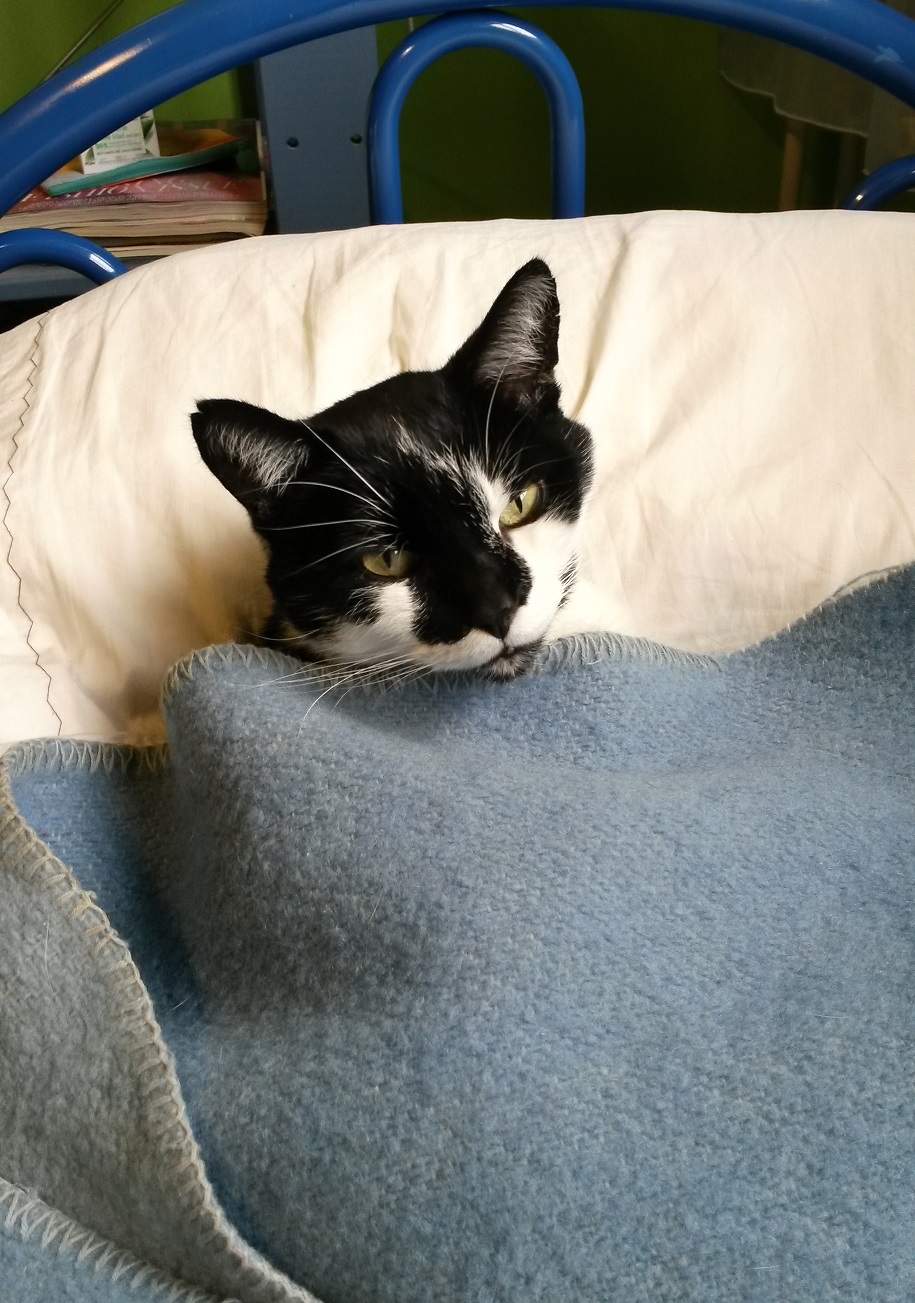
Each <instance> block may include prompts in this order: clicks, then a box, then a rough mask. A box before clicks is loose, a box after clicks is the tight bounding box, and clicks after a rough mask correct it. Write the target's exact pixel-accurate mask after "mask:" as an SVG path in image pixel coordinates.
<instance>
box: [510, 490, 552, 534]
mask: <svg viewBox="0 0 915 1303" xmlns="http://www.w3.org/2000/svg"><path fill="white" fill-rule="evenodd" d="M542 496H543V495H542V494H541V492H540V485H539V484H528V486H527V488H526V489H522V490H521V492H520V493H516V494H515V496H514V497H513V498H512V500H511V502H509V504H508V506H507V507H506V508H505V510H504V511H503V512H502V515H501V516H500V517H499V524H500V525H501V526H502V527H503V529H517V528H518V526H519V525H527V524H528V523H529V522H530V521H532V520H533V519H534V518H535V517H536V515H537V512H538V510H539V507H540V501H541V498H542Z"/></svg>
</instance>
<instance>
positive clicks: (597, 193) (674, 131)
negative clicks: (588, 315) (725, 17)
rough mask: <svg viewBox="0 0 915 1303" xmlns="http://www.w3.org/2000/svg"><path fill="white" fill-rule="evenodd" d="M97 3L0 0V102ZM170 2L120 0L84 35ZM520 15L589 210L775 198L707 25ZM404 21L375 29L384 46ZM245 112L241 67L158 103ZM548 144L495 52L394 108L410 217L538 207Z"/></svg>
mask: <svg viewBox="0 0 915 1303" xmlns="http://www.w3.org/2000/svg"><path fill="white" fill-rule="evenodd" d="M106 3H107V0H0V108H2V107H6V106H7V105H8V104H10V103H12V102H13V101H14V100H15V99H17V98H19V96H21V95H23V94H25V93H26V92H27V91H28V90H29V89H31V87H32V86H34V85H36V84H37V83H38V82H39V81H40V80H41V79H42V78H43V77H44V76H45V75H46V74H47V73H48V72H49V71H50V69H51V68H52V67H53V65H54V64H55V62H56V61H57V60H58V59H59V58H60V57H61V56H62V55H63V54H65V53H66V51H67V50H68V49H69V48H70V47H71V46H72V45H73V43H74V42H75V41H76V40H77V38H78V37H79V35H80V34H81V33H82V32H83V31H85V30H86V29H87V28H88V27H89V26H90V25H91V23H92V21H93V19H94V18H95V17H96V16H97V15H98V14H100V13H101V12H103V10H104V9H105V7H106ZM252 3H256V0H252ZM170 7H171V6H170V5H169V4H168V3H167V2H165V0H124V3H123V4H122V6H121V7H120V8H119V9H118V11H117V13H116V14H115V15H114V16H113V17H112V18H111V19H109V20H108V22H106V23H105V24H104V26H103V27H102V28H101V29H100V30H99V32H98V33H97V34H96V35H95V37H94V38H93V41H92V45H96V44H100V43H101V42H102V41H104V40H107V39H109V38H110V37H111V36H113V35H115V34H117V33H118V32H121V31H124V30H126V29H127V28H128V27H130V26H132V25H134V24H135V23H138V22H141V21H142V20H143V19H144V18H147V17H150V16H151V15H152V14H154V13H159V12H162V11H164V10H165V9H168V8H170ZM519 12H523V11H519ZM528 16H529V17H530V18H531V20H532V21H534V22H536V23H537V24H538V25H540V26H542V27H543V28H544V29H545V30H546V31H547V32H549V33H550V34H551V35H552V36H553V37H554V38H555V39H556V40H557V41H558V42H559V44H560V45H561V46H562V47H563V49H564V50H565V52H566V54H567V55H568V57H569V59H570V60H571V62H572V65H573V67H574V68H575V71H576V73H577V75H578V78H579V81H580V83H581V87H582V94H583V96H584V101H585V113H586V120H587V124H588V211H589V212H619V211H633V210H638V209H645V208H666V207H669V208H715V209H730V210H756V209H767V208H771V207H773V206H774V204H775V199H776V195H777V187H778V172H779V166H780V157H781V142H782V130H783V129H782V126H781V124H780V122H779V120H778V119H777V118H776V116H775V114H774V112H773V111H772V109H771V107H770V106H769V103H768V101H767V100H764V99H760V98H758V97H753V96H747V95H743V94H741V93H740V92H738V91H735V90H734V89H733V88H732V87H730V86H728V85H727V84H726V83H725V82H724V81H723V80H722V79H721V77H720V76H719V74H718V66H717V58H718V56H717V32H716V30H715V28H713V27H710V26H708V25H706V24H704V23H696V22H689V21H686V20H683V19H673V18H664V17H660V16H657V15H650V14H629V13H621V12H614V11H608V10H594V9H577V10H562V9H546V10H536V11H534V10H531V11H528ZM406 30H407V25H406V23H391V24H387V25H385V26H384V27H383V28H380V29H379V33H378V43H379V52H380V55H381V56H382V57H384V56H385V55H386V54H387V53H388V52H389V51H390V50H391V49H393V48H394V46H395V45H396V44H397V43H398V41H399V40H400V39H402V37H403V36H404V35H405V34H406ZM243 112H248V113H251V112H253V106H252V94H251V82H250V77H249V76H247V75H246V74H245V73H244V72H243V73H242V74H240V75H236V74H231V73H230V74H227V75H225V76H223V77H218V78H216V79H214V80H213V81H211V82H207V83H205V84H204V85H202V86H199V87H197V88H195V89H194V90H191V91H188V92H186V93H185V94H184V95H181V96H178V97H177V98H176V99H175V100H172V101H169V103H168V104H167V105H164V106H162V113H163V115H170V116H173V117H185V118H208V117H231V116H238V115H239V114H241V113H243ZM546 147H547V113H546V107H545V103H544V101H543V97H542V95H541V92H540V89H539V87H538V85H537V83H536V82H535V80H534V78H533V76H532V74H530V73H529V72H527V70H526V69H524V68H522V67H521V66H520V65H519V64H517V63H515V62H514V61H513V60H511V59H509V58H508V57H507V56H505V55H500V54H497V53H495V52H492V51H482V50H474V51H465V52H462V53H460V54H454V55H450V56H448V57H447V58H445V59H443V60H441V61H440V62H439V63H438V64H437V65H436V66H435V67H433V68H432V69H430V70H429V71H428V72H427V73H426V75H425V76H424V77H423V78H422V79H421V80H420V81H419V83H418V84H417V85H416V86H415V87H414V89H413V91H412V92H411V94H410V97H409V99H408V101H407V105H406V108H405V111H404V119H403V125H402V156H403V167H404V197H405V208H406V212H407V216H408V218H409V219H411V220H425V221H428V220H447V219H454V218H486V217H495V216H501V215H511V216H548V214H549V164H548V158H547V148H546ZM816 171H817V169H816V168H814V172H815V173H816ZM808 191H809V193H808V194H807V195H806V196H805V197H806V200H807V202H810V203H816V202H824V200H823V199H822V198H821V197H820V196H819V195H818V193H816V185H815V184H814V186H813V188H812V189H811V187H810V186H808Z"/></svg>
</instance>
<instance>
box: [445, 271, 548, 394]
mask: <svg viewBox="0 0 915 1303" xmlns="http://www.w3.org/2000/svg"><path fill="white" fill-rule="evenodd" d="M558 361H559V296H558V294H557V293H556V282H555V280H554V279H553V275H552V272H551V271H550V269H549V267H548V266H547V265H546V263H545V262H544V261H543V259H542V258H533V259H532V260H531V261H530V262H528V263H525V265H524V266H523V267H521V268H520V269H519V270H518V271H516V272H515V274H514V276H512V278H511V280H510V281H509V282H508V284H507V285H506V286H505V288H504V289H503V290H502V292H501V294H499V296H498V298H497V299H496V301H495V303H494V304H493V305H492V307H491V308H490V309H489V311H488V312H487V314H486V316H485V318H484V320H483V323H482V325H480V326H479V327H478V328H477V329H476V330H475V331H474V332H473V334H472V335H471V336H470V338H469V339H468V340H467V341H466V343H465V344H464V345H463V346H462V347H461V348H460V349H458V351H457V353H455V355H454V357H453V358H452V359H451V362H450V363H449V364H448V365H449V367H454V368H456V369H458V370H463V371H465V372H466V371H469V374H470V379H471V380H472V382H473V383H474V384H475V385H477V386H479V387H480V388H482V389H484V390H487V391H488V392H490V393H492V392H493V391H495V392H496V393H498V394H499V396H500V397H503V398H508V399H511V400H513V401H515V402H518V403H521V404H523V405H525V406H526V405H528V404H530V403H534V402H537V401H538V400H540V399H542V398H543V397H544V396H546V395H549V396H551V397H553V396H555V398H556V400H557V401H558V398H559V390H558V388H557V386H556V378H555V376H554V374H553V373H554V370H555V367H556V363H557V362H558Z"/></svg>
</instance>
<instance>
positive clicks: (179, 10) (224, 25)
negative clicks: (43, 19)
mask: <svg viewBox="0 0 915 1303" xmlns="http://www.w3.org/2000/svg"><path fill="white" fill-rule="evenodd" d="M547 2H548V0H533V4H532V7H540V6H545V5H546V4H547ZM549 3H550V4H551V5H553V6H555V5H556V4H557V3H559V4H561V5H564V6H569V5H573V4H574V3H576V0H549ZM598 4H600V5H601V7H604V8H619V9H636V10H644V11H650V12H653V13H665V14H673V15H679V16H681V17H685V18H698V19H704V20H705V21H707V22H711V23H722V24H723V25H724V26H726V27H737V28H741V29H743V30H745V31H749V32H756V33H758V34H759V35H761V36H771V37H774V38H776V39H777V40H782V41H786V42H787V43H788V44H789V45H794V46H797V47H798V48H799V49H803V50H809V51H810V52H811V53H813V54H819V55H822V57H823V58H826V59H829V60H831V61H832V62H833V63H838V64H840V65H841V66H843V67H845V68H850V69H851V70H852V71H853V72H857V73H859V74H860V75H861V76H862V77H865V78H866V79H867V80H868V81H871V82H873V83H874V84H875V85H877V86H881V87H883V89H884V90H887V91H889V92H890V93H891V94H893V95H896V96H898V98H899V99H901V100H904V101H905V103H907V104H909V105H912V106H915V22H912V21H910V20H909V19H908V18H905V17H904V16H903V15H902V14H898V13H896V12H895V11H894V10H892V9H890V8H888V7H887V6H886V5H884V4H881V3H880V0H598ZM461 7H462V0H342V2H341V0H258V3H257V4H252V3H251V0H185V3H184V4H179V5H177V6H175V7H174V8H172V9H169V10H167V11H166V12H165V13H162V14H159V15H157V16H156V17H155V18H150V19H149V20H148V21H147V22H145V23H142V24H141V25H140V26H139V27H135V28H133V29H132V30H131V31H129V32H127V33H126V34H125V35H123V36H119V37H117V38H116V39H115V40H113V41H109V42H108V43H107V44H106V45H103V46H101V47H100V48H99V49H98V50H95V51H93V52H92V53H91V54H88V55H86V56H85V58H83V59H80V60H79V61H78V62H77V63H74V64H72V65H71V66H70V67H68V68H65V69H64V70H63V71H62V72H59V73H58V74H57V76H56V77H52V78H51V79H50V80H49V81H47V82H45V83H44V85H42V86H40V87H38V89H37V90H34V91H32V92H31V94H29V95H26V96H25V97H24V98H23V99H21V100H20V101H19V102H18V104H14V105H13V107H12V108H11V109H9V110H8V111H7V112H6V113H5V114H3V116H2V117H0V212H6V210H7V209H9V208H11V207H12V205H13V204H14V203H16V201H17V200H18V199H21V198H22V196H23V195H24V194H26V193H27V192H28V191H29V190H30V189H31V188H32V187H33V186H35V185H38V184H39V182H41V181H43V180H44V178H45V177H47V176H50V174H51V173H52V172H54V171H55V170H56V169H57V168H58V167H61V166H62V165H63V164H64V163H65V162H66V161H67V160H68V159H70V158H73V157H74V156H75V155H76V154H78V153H80V152H81V151H82V150H83V149H87V148H88V147H89V146H90V145H91V144H93V143H94V142H95V141H97V140H101V138H102V137H103V136H106V135H107V134H108V133H109V132H110V131H113V130H114V129H115V127H119V126H121V125H122V124H123V123H124V122H127V121H128V120H129V119H130V118H134V117H136V116H137V114H138V113H140V112H141V111H142V110H143V109H145V108H146V107H147V106H148V105H149V104H159V103H161V102H162V101H163V100H165V99H169V98H170V97H171V96H172V95H177V94H178V93H179V92H180V91H183V90H186V89H187V88H188V87H189V86H195V85H196V84H197V83H198V82H201V81H205V80H206V79H207V78H208V77H214V76H216V74H217V73H220V72H225V71H226V70H227V69H229V68H235V67H237V66H238V65H239V64H242V63H248V62H250V61H251V60H252V59H258V58H260V57H261V56H262V55H265V54H271V53H273V52H274V51H275V50H283V49H286V48H287V47H288V46H291V45H298V44H299V43H301V42H302V41H310V40H314V39H315V38H316V37H319V36H328V35H330V34H331V33H333V32H341V31H348V30H350V29H351V28H354V27H364V26H367V25H370V24H372V23H380V22H386V21H388V20H389V19H393V18H403V17H406V16H408V15H414V16H417V17H419V16H422V15H424V14H429V13H437V14H442V13H451V12H457V11H459V10H460V9H461ZM478 7H480V8H485V9H490V8H495V4H490V3H487V2H486V0H484V2H483V4H482V5H479V6H478Z"/></svg>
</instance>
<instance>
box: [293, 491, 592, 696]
mask: <svg viewBox="0 0 915 1303" xmlns="http://www.w3.org/2000/svg"><path fill="white" fill-rule="evenodd" d="M575 533H576V530H575V526H574V525H570V524H567V523H566V522H564V521H560V520H553V519H551V518H550V517H549V516H545V517H543V518H542V519H540V520H537V521H534V522H533V524H531V525H527V526H524V527H522V528H520V529H517V530H515V531H514V532H513V533H512V534H511V535H510V536H509V537H510V541H511V544H512V546H513V547H514V548H515V549H516V551H517V552H518V554H519V555H520V556H521V557H522V558H523V560H524V561H525V562H526V564H527V566H528V569H529V570H530V573H531V578H532V584H531V591H530V593H529V595H528V599H527V601H526V602H525V604H524V606H522V607H521V609H520V610H519V611H518V612H517V614H516V615H515V618H514V620H513V621H512V624H511V628H510V629H509V631H508V636H507V638H506V639H505V642H504V644H503V642H502V640H501V639H499V638H495V637H493V635H492V634H488V633H484V632H483V631H482V630H480V629H472V630H471V631H470V633H468V634H466V635H465V637H463V638H461V639H460V640H459V641H458V642H453V643H424V642H420V641H418V640H417V638H416V637H415V635H414V633H413V626H414V617H415V602H414V597H413V593H412V590H411V588H410V585H409V583H396V584H386V585H385V586H384V587H382V588H380V589H379V591H378V614H377V617H376V619H375V620H373V621H372V622H371V623H370V624H355V623H344V624H340V625H338V626H337V627H336V629H335V630H334V631H333V633H331V634H329V635H328V636H326V637H323V638H320V639H313V640H309V645H310V646H311V647H312V648H313V649H314V651H316V652H317V653H318V655H320V656H322V657H325V658H327V659H329V660H332V661H337V662H341V663H345V664H360V665H369V666H375V667H377V668H378V669H379V670H383V669H384V668H395V667H397V666H399V665H405V664H408V663H412V664H414V665H417V666H421V667H423V668H426V669H433V670H474V669H479V668H481V667H482V666H484V665H488V664H490V662H492V661H494V660H495V659H496V657H498V656H499V655H500V653H502V652H503V651H506V652H512V651H514V650H515V649H517V648H523V647H528V646H531V645H533V644H536V643H539V642H540V641H541V640H542V639H543V638H544V636H545V635H546V633H547V631H548V630H549V629H550V625H551V624H552V623H553V621H554V619H555V618H556V613H557V611H558V610H559V606H560V603H561V601H562V598H563V586H562V574H563V571H564V570H565V568H566V566H567V565H568V563H569V560H570V559H571V557H572V555H573V552H574V544H575Z"/></svg>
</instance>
